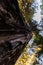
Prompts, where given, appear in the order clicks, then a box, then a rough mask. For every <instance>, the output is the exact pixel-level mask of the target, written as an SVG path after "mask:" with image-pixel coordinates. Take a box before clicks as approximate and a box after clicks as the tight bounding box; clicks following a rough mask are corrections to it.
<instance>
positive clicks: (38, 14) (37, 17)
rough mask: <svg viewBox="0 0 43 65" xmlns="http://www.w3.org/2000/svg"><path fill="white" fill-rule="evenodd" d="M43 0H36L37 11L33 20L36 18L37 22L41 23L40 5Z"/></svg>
mask: <svg viewBox="0 0 43 65" xmlns="http://www.w3.org/2000/svg"><path fill="white" fill-rule="evenodd" d="M41 4H42V3H41V0H36V1H35V6H36V5H37V7H35V13H34V15H33V20H36V21H37V23H39V22H40V21H41V17H42V15H41V8H40V5H41Z"/></svg>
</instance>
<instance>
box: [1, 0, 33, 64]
mask: <svg viewBox="0 0 43 65" xmlns="http://www.w3.org/2000/svg"><path fill="white" fill-rule="evenodd" d="M31 36H32V33H31V30H30V26H28V25H27V23H26V22H25V20H24V18H23V16H22V14H21V12H20V9H19V6H18V2H17V0H0V63H1V65H13V64H14V63H15V62H16V60H17V58H18V57H19V55H20V54H21V52H22V50H23V48H24V47H25V46H26V44H27V42H28V41H29V40H30V38H31Z"/></svg>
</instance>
